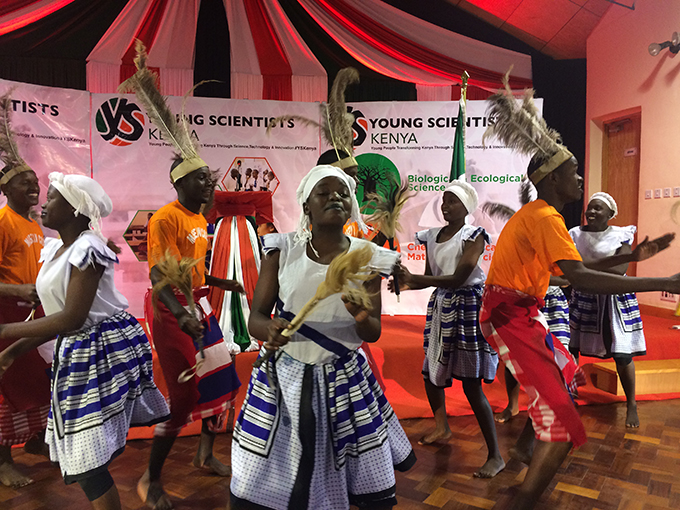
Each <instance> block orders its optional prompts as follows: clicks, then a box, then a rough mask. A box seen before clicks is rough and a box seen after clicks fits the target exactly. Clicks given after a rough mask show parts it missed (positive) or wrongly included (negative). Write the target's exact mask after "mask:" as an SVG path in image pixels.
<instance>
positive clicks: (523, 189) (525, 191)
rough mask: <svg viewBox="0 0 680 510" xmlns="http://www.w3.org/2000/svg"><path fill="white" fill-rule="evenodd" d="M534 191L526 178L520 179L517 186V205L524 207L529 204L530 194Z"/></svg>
mask: <svg viewBox="0 0 680 510" xmlns="http://www.w3.org/2000/svg"><path fill="white" fill-rule="evenodd" d="M533 189H534V185H533V184H531V181H530V180H529V179H528V178H527V177H526V176H524V177H522V182H521V183H520V185H519V203H520V204H522V205H523V206H524V205H527V204H528V203H529V202H531V201H532V200H533V198H532V196H531V192H532V191H533Z"/></svg>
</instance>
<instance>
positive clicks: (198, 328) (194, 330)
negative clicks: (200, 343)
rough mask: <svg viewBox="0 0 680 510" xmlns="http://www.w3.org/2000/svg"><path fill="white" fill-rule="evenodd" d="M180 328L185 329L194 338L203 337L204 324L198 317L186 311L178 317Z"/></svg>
mask: <svg viewBox="0 0 680 510" xmlns="http://www.w3.org/2000/svg"><path fill="white" fill-rule="evenodd" d="M177 325H178V326H179V329H181V330H182V331H184V332H185V333H186V334H187V335H189V336H190V337H191V338H193V339H194V340H198V339H200V338H203V324H201V321H199V320H198V319H197V318H196V317H194V316H193V315H191V314H190V313H189V312H186V313H184V314H182V315H180V316H179V317H178V318H177Z"/></svg>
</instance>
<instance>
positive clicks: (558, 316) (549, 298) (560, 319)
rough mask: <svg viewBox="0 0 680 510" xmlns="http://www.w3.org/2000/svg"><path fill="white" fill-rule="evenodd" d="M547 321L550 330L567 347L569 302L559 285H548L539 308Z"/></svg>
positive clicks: (568, 339)
mask: <svg viewBox="0 0 680 510" xmlns="http://www.w3.org/2000/svg"><path fill="white" fill-rule="evenodd" d="M541 312H543V315H545V319H546V321H547V322H548V327H549V328H550V332H551V333H552V334H553V335H554V336H555V338H557V339H558V340H559V341H560V343H561V344H562V345H564V347H566V348H567V349H569V341H570V338H571V335H570V329H569V302H568V301H567V298H566V296H565V295H564V292H562V289H560V288H559V287H554V286H553V287H548V292H547V293H546V295H545V305H544V306H543V308H541Z"/></svg>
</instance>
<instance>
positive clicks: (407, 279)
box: [387, 265, 413, 294]
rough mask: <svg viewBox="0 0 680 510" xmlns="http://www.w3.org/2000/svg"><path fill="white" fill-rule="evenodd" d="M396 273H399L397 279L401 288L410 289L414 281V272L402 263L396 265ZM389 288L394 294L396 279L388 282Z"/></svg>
mask: <svg viewBox="0 0 680 510" xmlns="http://www.w3.org/2000/svg"><path fill="white" fill-rule="evenodd" d="M395 273H396V274H397V280H398V281H399V290H400V291H401V290H408V289H410V288H411V285H410V283H411V282H412V281H413V274H412V273H411V272H410V271H409V270H408V269H406V268H405V267H404V266H402V265H399V266H397V267H396V269H395ZM387 289H388V290H389V291H390V292H391V293H392V294H394V279H392V280H390V281H388V282H387Z"/></svg>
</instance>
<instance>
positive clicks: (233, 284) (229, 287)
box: [216, 280, 245, 294]
mask: <svg viewBox="0 0 680 510" xmlns="http://www.w3.org/2000/svg"><path fill="white" fill-rule="evenodd" d="M216 287H218V288H220V289H222V290H226V291H228V292H238V293H240V294H243V293H245V289H244V288H243V285H241V284H240V283H239V282H237V281H236V280H220V281H219V282H218V283H217V285H216Z"/></svg>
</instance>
